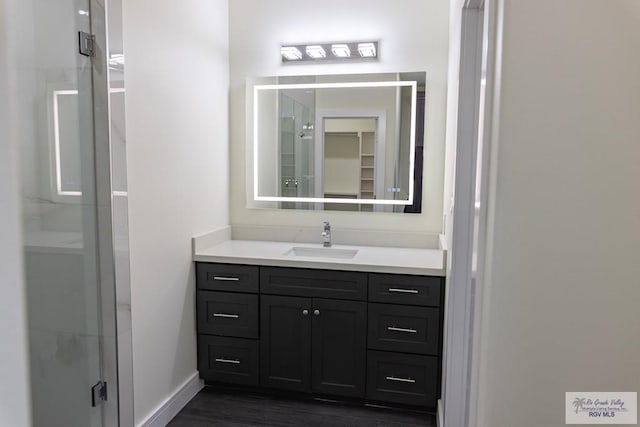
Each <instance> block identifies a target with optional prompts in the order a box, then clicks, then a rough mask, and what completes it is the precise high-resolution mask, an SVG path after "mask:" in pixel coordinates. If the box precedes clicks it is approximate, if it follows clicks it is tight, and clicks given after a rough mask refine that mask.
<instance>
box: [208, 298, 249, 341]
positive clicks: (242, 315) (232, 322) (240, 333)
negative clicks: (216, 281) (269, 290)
mask: <svg viewBox="0 0 640 427" xmlns="http://www.w3.org/2000/svg"><path fill="white" fill-rule="evenodd" d="M197 300H198V333H200V334H213V335H226V336H231V337H241V338H258V295H250V294H233V293H230V292H212V291H198V298H197Z"/></svg>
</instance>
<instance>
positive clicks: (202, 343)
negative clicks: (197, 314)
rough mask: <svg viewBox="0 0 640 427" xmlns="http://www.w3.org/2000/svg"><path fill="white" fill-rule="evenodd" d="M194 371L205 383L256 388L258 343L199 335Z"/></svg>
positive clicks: (257, 380)
mask: <svg viewBox="0 0 640 427" xmlns="http://www.w3.org/2000/svg"><path fill="white" fill-rule="evenodd" d="M198 370H199V371H200V377H201V378H203V379H204V380H206V381H221V382H227V383H234V384H249V385H258V383H259V378H260V377H259V375H258V341H256V340H247V339H242V338H227V337H213V336H209V335H199V336H198Z"/></svg>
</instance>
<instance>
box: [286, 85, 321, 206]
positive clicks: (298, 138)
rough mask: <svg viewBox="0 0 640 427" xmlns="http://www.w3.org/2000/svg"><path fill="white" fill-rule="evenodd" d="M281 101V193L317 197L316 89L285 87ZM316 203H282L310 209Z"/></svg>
mask: <svg viewBox="0 0 640 427" xmlns="http://www.w3.org/2000/svg"><path fill="white" fill-rule="evenodd" d="M295 95H298V97H297V98H296V97H295ZM279 105H280V108H279V114H280V144H279V147H280V159H279V160H280V195H281V196H283V197H314V179H313V178H314V171H313V167H314V150H315V148H314V147H315V145H314V135H315V134H314V132H315V131H314V123H313V122H314V120H315V108H314V105H315V97H314V95H313V93H303V94H296V92H295V91H292V92H286V91H283V92H282V93H281V94H280V99H279ZM312 206H313V204H312V203H302V202H282V204H281V206H280V207H281V209H309V208H311V207H312Z"/></svg>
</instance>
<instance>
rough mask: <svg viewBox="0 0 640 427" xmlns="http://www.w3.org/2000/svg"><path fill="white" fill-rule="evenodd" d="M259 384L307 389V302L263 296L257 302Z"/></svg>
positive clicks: (308, 372) (308, 354)
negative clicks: (258, 315)
mask: <svg viewBox="0 0 640 427" xmlns="http://www.w3.org/2000/svg"><path fill="white" fill-rule="evenodd" d="M260 310H261V314H260V328H261V334H260V383H261V385H262V386H265V387H273V388H280V389H286V390H297V391H309V390H310V389H311V316H312V314H311V299H309V298H298V297H280V296H269V295H263V296H262V297H261V299H260Z"/></svg>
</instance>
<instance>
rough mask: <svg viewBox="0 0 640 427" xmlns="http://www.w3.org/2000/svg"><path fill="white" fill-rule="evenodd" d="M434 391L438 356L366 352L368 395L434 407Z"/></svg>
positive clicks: (435, 391) (435, 395) (387, 400)
mask: <svg viewBox="0 0 640 427" xmlns="http://www.w3.org/2000/svg"><path fill="white" fill-rule="evenodd" d="M437 392H438V358H437V357H434V356H417V355H414V354H398V353H387V352H382V351H371V350H370V351H369V352H368V353H367V398H369V399H372V400H380V401H386V402H397V403H405V404H409V405H422V406H428V407H431V408H435V407H436V399H437Z"/></svg>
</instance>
